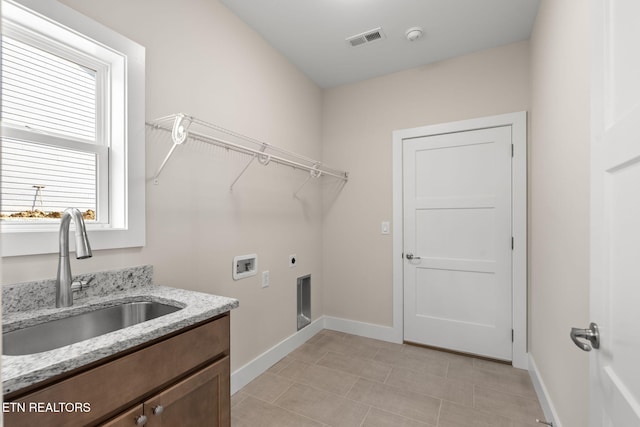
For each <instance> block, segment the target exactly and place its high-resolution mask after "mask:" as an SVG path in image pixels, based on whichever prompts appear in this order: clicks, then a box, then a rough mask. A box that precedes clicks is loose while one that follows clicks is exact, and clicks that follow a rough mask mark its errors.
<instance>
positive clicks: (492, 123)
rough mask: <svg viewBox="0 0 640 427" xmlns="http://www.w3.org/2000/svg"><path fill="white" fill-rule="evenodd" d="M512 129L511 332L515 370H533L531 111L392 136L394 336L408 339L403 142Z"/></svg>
mask: <svg viewBox="0 0 640 427" xmlns="http://www.w3.org/2000/svg"><path fill="white" fill-rule="evenodd" d="M499 126H510V127H511V130H512V133H511V135H512V143H513V160H512V169H511V191H512V199H511V200H512V201H511V203H512V204H511V214H512V233H513V239H514V245H513V251H512V273H511V274H512V312H513V316H512V328H513V332H514V334H513V353H512V359H513V360H512V363H513V366H514V367H516V368H520V369H528V367H529V359H528V355H527V342H528V340H527V332H528V331H527V312H528V303H527V300H528V298H527V112H526V111H521V112H516V113H509V114H501V115H497V116H489V117H481V118H475V119H468V120H461V121H456V122H449V123H440V124H434V125H428V126H421V127H416V128H409V129H400V130H396V131H394V132H393V143H392V144H393V145H392V162H393V183H392V185H393V336H394V338H395V341H397V342H402V341H403V338H404V320H403V319H404V305H403V299H404V298H403V288H404V277H403V276H404V275H403V266H404V257H403V251H404V242H403V229H404V224H403V222H404V212H403V200H402V177H403V167H402V163H403V162H402V142H403V140H405V139H410V138H418V137H423V136H430V135H439V134H444V133H452V132H462V131H470V130H478V129H486V128H491V127H499Z"/></svg>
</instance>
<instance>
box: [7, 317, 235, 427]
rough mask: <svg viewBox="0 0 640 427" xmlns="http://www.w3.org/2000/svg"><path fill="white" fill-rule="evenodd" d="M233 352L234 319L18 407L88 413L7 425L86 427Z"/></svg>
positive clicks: (17, 419) (18, 418) (39, 416)
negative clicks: (67, 405) (63, 406)
mask: <svg viewBox="0 0 640 427" xmlns="http://www.w3.org/2000/svg"><path fill="white" fill-rule="evenodd" d="M228 352H229V316H228V315H225V316H223V317H221V318H219V319H217V320H215V321H213V322H210V323H206V324H204V325H202V326H198V327H196V328H194V329H190V330H188V331H186V332H184V333H181V334H179V335H176V336H173V337H171V338H169V339H166V340H164V341H160V342H158V343H156V344H153V345H151V346H149V347H146V348H142V349H141V350H139V351H136V352H134V353H131V354H128V355H125V356H122V357H120V358H118V359H115V360H112V361H110V362H107V363H105V364H104V365H101V366H98V367H96V368H93V369H91V370H88V371H86V372H83V373H81V374H78V375H75V376H72V377H69V378H67V379H64V380H62V381H60V382H58V383H56V384H53V385H51V386H48V387H46V388H44V389H42V390H39V391H36V392H34V393H31V394H29V395H27V396H24V397H22V398H19V399H16V400H15V402H26V405H27V408H28V407H29V402H45V403H49V402H52V403H53V402H73V403H75V402H86V403H89V405H90V411H88V412H73V413H63V412H57V413H56V412H37V413H29V412H26V413H6V414H4V415H5V425H6V426H7V427H13V426H34V425H42V426H45V425H47V426H48V425H51V426H54V425H55V426H56V427H62V426H86V425H90V424H92V423H94V422H96V421H97V420H100V419H104V418H105V416H107V415H113V414H115V413H117V412H118V411H119V410H122V409H123V408H124V407H126V406H128V405H130V404H132V403H133V402H136V401H139V400H140V398H141V397H142V396H144V395H148V394H149V392H151V391H154V390H157V389H158V388H160V387H161V386H163V385H165V384H167V383H169V382H171V381H172V380H174V379H176V378H178V377H180V376H181V375H183V374H184V373H185V372H187V371H189V370H192V369H193V368H195V367H197V366H200V365H202V364H204V363H205V362H207V361H211V360H212V359H214V358H216V357H217V356H219V355H221V354H222V353H225V354H228Z"/></svg>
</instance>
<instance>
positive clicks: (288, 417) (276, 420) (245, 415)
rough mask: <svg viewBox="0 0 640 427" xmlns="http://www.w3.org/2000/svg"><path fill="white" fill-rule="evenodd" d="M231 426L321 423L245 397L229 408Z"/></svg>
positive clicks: (315, 426) (284, 426)
mask: <svg viewBox="0 0 640 427" xmlns="http://www.w3.org/2000/svg"><path fill="white" fill-rule="evenodd" d="M231 425H232V426H233V427H323V425H322V423H320V422H318V421H314V420H312V419H310V418H307V417H304V416H302V415H298V414H294V413H293V412H291V411H287V410H286V409H282V408H280V407H277V406H275V405H272V404H270V403H267V402H263V401H262V400H259V399H256V398H254V397H251V396H249V397H247V398H246V399H245V400H243V401H242V402H240V403H239V404H237V405H236V406H235V407H233V408H232V409H231Z"/></svg>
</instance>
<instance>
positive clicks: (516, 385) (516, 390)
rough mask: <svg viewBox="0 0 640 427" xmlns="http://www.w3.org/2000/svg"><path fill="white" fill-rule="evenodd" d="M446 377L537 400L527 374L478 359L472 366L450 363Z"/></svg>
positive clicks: (507, 366) (520, 370)
mask: <svg viewBox="0 0 640 427" xmlns="http://www.w3.org/2000/svg"><path fill="white" fill-rule="evenodd" d="M447 377H448V378H452V379H457V380H460V381H466V382H469V383H473V384H476V385H481V386H485V387H490V388H493V389H496V390H498V391H502V392H506V393H511V394H517V395H520V396H523V397H528V398H531V399H535V398H537V395H536V392H535V389H534V388H533V383H532V382H531V378H530V377H529V373H528V372H527V371H524V370H522V369H516V368H514V367H512V366H509V365H503V364H499V363H495V362H489V361H484V360H478V359H476V360H474V362H473V365H472V366H469V365H468V364H467V363H460V362H458V361H452V362H450V364H449V371H448V372H447Z"/></svg>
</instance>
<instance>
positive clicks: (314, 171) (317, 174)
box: [293, 163, 322, 198]
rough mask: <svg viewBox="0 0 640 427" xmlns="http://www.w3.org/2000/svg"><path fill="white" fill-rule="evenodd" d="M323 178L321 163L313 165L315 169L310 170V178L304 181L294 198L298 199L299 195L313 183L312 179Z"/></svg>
mask: <svg viewBox="0 0 640 427" xmlns="http://www.w3.org/2000/svg"><path fill="white" fill-rule="evenodd" d="M321 176H322V171H321V170H320V163H316V164H314V165H313V168H311V169H310V170H309V176H308V177H307V179H305V180H304V182H303V183H302V185H301V186H300V187H298V189H297V190H296V191H295V192H294V193H293V197H294V198H297V197H298V193H299V192H300V191H301V190H302V189H303V188H304V187H305V186H306V185H307V183H309V181H311V178H320V177H321Z"/></svg>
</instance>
